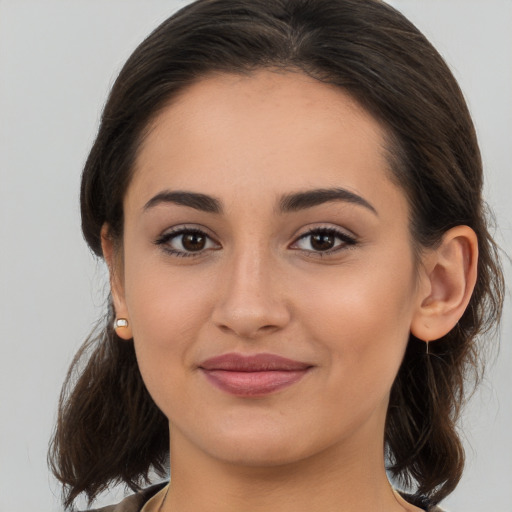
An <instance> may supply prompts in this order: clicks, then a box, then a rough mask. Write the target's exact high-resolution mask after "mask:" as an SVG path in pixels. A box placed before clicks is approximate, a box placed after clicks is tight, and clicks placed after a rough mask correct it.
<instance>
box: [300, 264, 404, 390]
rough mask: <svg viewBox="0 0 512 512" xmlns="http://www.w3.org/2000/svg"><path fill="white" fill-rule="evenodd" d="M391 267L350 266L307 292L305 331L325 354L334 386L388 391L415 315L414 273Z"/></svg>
mask: <svg viewBox="0 0 512 512" xmlns="http://www.w3.org/2000/svg"><path fill="white" fill-rule="evenodd" d="M395 263H396V266H395V267H393V266H389V265H386V264H382V265H364V268H363V267H361V268H360V269H358V268H357V265H353V266H351V267H347V268H345V269H343V270H341V269H340V270H339V271H338V272H336V271H335V272H332V273H331V274H330V275H329V276H325V279H316V280H311V282H309V283H307V287H306V288H305V289H307V290H308V295H309V298H310V300H308V302H307V304H305V306H304V310H305V311H307V313H306V314H304V315H303V318H304V319H305V322H307V325H308V330H309V331H310V333H311V336H312V337H313V339H314V340H315V342H316V343H317V344H318V345H319V347H320V350H324V351H325V353H326V354H329V358H330V359H331V377H332V379H333V382H334V381H340V380H343V381H344V382H345V383H346V385H347V386H348V387H349V388H350V387H351V386H352V384H353V385H354V390H353V391H354V392H358V391H357V389H356V388H357V386H363V387H366V388H367V389H368V388H371V387H372V385H373V384H372V383H377V385H378V386H381V387H382V388H389V387H390V386H391V384H392V382H393V380H394V378H395V376H396V373H397V371H398V368H399V366H400V363H401V361H402V358H403V354H404V351H405V347H406V344H407V341H408V338H409V330H410V325H411V320H412V312H413V303H414V280H413V268H412V265H411V262H410V261H409V260H405V259H404V261H402V262H395ZM394 268H395V269H396V270H393V269H394ZM390 269H391V270H390ZM311 298H312V299H313V300H311ZM376 391H379V390H378V389H376ZM358 393H359V392H358Z"/></svg>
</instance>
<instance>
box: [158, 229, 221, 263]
mask: <svg viewBox="0 0 512 512" xmlns="http://www.w3.org/2000/svg"><path fill="white" fill-rule="evenodd" d="M155 244H156V245H160V246H163V249H164V250H165V251H166V252H168V253H170V254H173V255H175V256H198V255H199V254H201V253H203V252H204V251H207V250H210V249H218V248H219V244H218V243H217V242H214V241H213V240H212V239H211V238H210V237H209V236H208V235H207V234H206V233H205V232H204V231H201V230H200V229H197V228H178V229H176V230H172V231H167V232H166V233H164V234H163V235H162V236H160V237H159V238H158V239H157V240H156V241H155Z"/></svg>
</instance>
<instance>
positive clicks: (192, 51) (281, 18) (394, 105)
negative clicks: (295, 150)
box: [50, 0, 504, 507]
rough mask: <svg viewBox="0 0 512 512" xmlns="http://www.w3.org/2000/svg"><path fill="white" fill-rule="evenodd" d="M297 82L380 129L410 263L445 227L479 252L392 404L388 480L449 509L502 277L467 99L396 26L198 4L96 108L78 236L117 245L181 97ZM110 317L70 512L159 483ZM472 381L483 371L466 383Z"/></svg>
mask: <svg viewBox="0 0 512 512" xmlns="http://www.w3.org/2000/svg"><path fill="white" fill-rule="evenodd" d="M261 68H280V69H290V70H298V71H301V72H303V73H306V74H308V75H310V76H312V77H314V78H316V79H318V80H321V81H324V82H328V83H330V84H334V85H336V86H338V87H340V88H341V89H343V90H344V91H346V92H348V93H350V94H351V95H352V96H353V97H354V98H355V99H356V100H357V101H359V102H360V103H361V104H362V105H363V106H364V107H365V108H366V109H367V110H368V111H369V112H370V113H371V114H372V115H374V116H375V117H376V118H378V119H379V120H380V121H381V122H383V123H384V125H385V126H386V127H387V130H388V135H389V140H390V141H391V143H390V148H389V149H390V152H391V154H392V157H391V158H390V160H391V164H392V166H391V167H392V172H393V178H394V179H395V180H396V182H397V183H398V184H399V185H400V186H401V187H402V189H403V190H404V192H405V194H406V195H407V197H408V200H409V204H410V209H411V220H410V225H411V233H412V234H413V238H414V240H415V243H416V245H417V247H418V248H419V249H421V247H431V246H434V245H435V244H436V243H438V242H439V240H440V238H441V237H442V235H443V233H444V232H446V230H448V229H450V228H451V227H453V226H456V225H462V224H465V225H468V226H470V227H471V228H472V229H473V230H474V231H475V232H476V234H477V236H478V241H479V242H478V243H479V262H478V281H477V283H476V287H475V290H474V293H473V296H472V298H471V301H470V304H469V306H468V308H467V310H466V311H465V313H464V315H463V317H462V318H461V320H460V321H459V323H458V324H457V325H456V327H455V328H454V329H453V330H452V331H451V332H449V333H448V334H447V335H446V336H444V337H443V338H442V339H441V340H439V341H437V342H435V343H432V344H431V348H430V355H428V356H427V355H425V353H424V351H425V349H424V344H423V343H420V342H419V341H418V340H416V339H415V338H414V337H413V336H411V339H410V341H409V344H408V348H407V351H406V354H405V358H404V361H403V364H402V366H401V368H400V370H399V373H398V375H397V377H396V380H395V382H394V384H393V388H392V391H391V398H390V404H389V410H388V417H387V423H386V428H385V441H386V450H387V456H388V462H389V469H390V471H391V473H392V475H394V477H395V478H397V479H398V480H399V481H400V482H401V483H402V485H405V486H406V487H408V489H409V490H410V491H412V492H413V493H415V494H416V496H420V495H423V496H426V497H428V498H430V501H431V503H437V502H438V501H439V500H441V499H442V498H444V497H445V496H446V495H447V494H449V493H450V492H451V491H452V490H453V489H454V488H455V486H456V484H457V482H458V481H459V479H460V477H461V473H462V468H463V462H464V453H463V449H462V445H461V442H460V440H459V437H458V435H457V432H456V430H455V422H456V420H457V417H458V415H459V411H460V407H461V405H462V404H463V402H464V396H465V393H464V391H465V384H466V383H467V381H468V378H469V376H472V375H473V374H474V373H475V372H473V371H472V370H478V369H479V368H480V362H479V356H478V354H479V352H478V350H477V345H476V337H477V335H481V334H483V333H487V332H489V331H490V329H491V328H492V327H493V326H494V325H495V324H496V323H497V321H498V320H499V317H500V313H501V306H502V299H503V288H504V283H503V277H502V272H501V268H500V264H499V259H498V254H497V248H496V245H495V243H494V241H493V240H492V238H491V236H490V235H489V232H488V227H487V221H486V212H485V204H484V202H483V200H482V196H481V192H482V163H481V158H480V154H479V149H478V144H477V140H476V135H475V130H474V127H473V124H472V121H471V117H470V115H469V112H468V109H467V106H466V104H465V101H464V98H463V96H462V93H461V91H460V89H459V87H458V85H457V83H456V81H455V79H454V77H453V76H452V74H451V72H450V71H449V69H448V67H447V66H446V64H445V62H444V61H443V59H442V58H441V57H440V55H439V54H438V53H437V52H436V50H435V49H434V48H433V47H432V45H431V44H430V43H429V42H428V41H427V40H426V38H425V37H424V36H423V35H422V34H421V33H420V32H419V31H418V30H417V29H416V28H415V27H414V25H412V24H411V23H410V22H409V21H408V20H407V19H406V18H404V16H402V15H401V14H400V13H399V12H397V11H396V10H394V9H393V8H391V7H389V6H388V5H387V4H385V3H383V2H380V1H377V0H198V1H197V2H194V3H192V4H190V5H188V6H187V7H185V8H183V9H182V10H180V11H179V12H177V13H176V14H174V15H173V16H172V17H171V18H169V19H168V20H166V21H165V22H164V23H162V24H161V25H160V26H159V27H158V28H157V29H156V30H155V31H154V32H153V33H152V34H151V35H150V36H149V37H148V38H147V39H146V40H145V41H144V42H143V43H142V44H141V45H140V46H139V47H138V48H137V49H136V50H135V52H134V53H133V54H132V56H131V57H130V58H129V59H128V61H127V62H126V64H125V66H124V68H123V69H122V71H121V73H120V75H119V77H118V78H117V80H116V82H115V84H114V86H113V88H112V91H111V93H110V96H109V99H108V101H107V104H106V106H105V109H104V112H103V116H102V119H101V125H100V128H99V132H98V135H97V137H96V140H95V142H94V145H93V147H92V149H91V152H90V154H89V157H88V159H87V162H86V164H85V168H84V171H83V177H82V188H81V212H82V229H83V233H84V236H85V239H86V240H87V243H88V244H89V246H90V247H91V249H92V250H93V251H94V252H95V253H96V254H97V255H98V256H100V257H101V256H102V252H101V238H100V230H101V227H102V226H103V224H104V223H108V225H109V226H110V229H111V232H110V234H111V236H112V237H113V238H114V240H118V241H119V240H120V239H122V231H123V210H122V200H123V196H124V193H125V191H126V189H127V187H128V184H129V182H130V178H131V173H132V170H133V164H134V159H135V157H136V154H137V148H138V145H139V143H140V142H141V140H142V138H143V136H144V133H145V129H146V128H147V126H148V124H149V123H150V121H151V120H152V119H153V118H154V117H155V116H156V115H157V113H158V112H159V111H160V110H161V109H162V108H163V107H164V106H165V105H166V104H167V103H168V102H169V101H170V99H172V98H173V97H174V96H175V95H176V94H177V93H178V92H180V91H182V90H184V88H186V87H187V86H188V85H190V84H191V83H193V82H194V81H197V80H199V79H200V78H201V77H204V76H205V75H206V74H207V73H211V72H227V73H251V71H253V70H256V69H261ZM112 320H113V309H112V305H111V302H110V301H109V307H108V313H107V315H106V319H105V320H104V324H103V323H102V324H101V326H100V328H99V332H96V333H95V334H93V335H91V337H90V338H89V339H88V341H87V342H86V343H85V345H84V346H83V347H82V349H81V350H80V352H79V353H78V354H77V356H76V357H75V359H74V361H73V364H72V366H71V369H70V372H69V374H68V377H67V380H66V384H65V387H64V389H63V392H62V396H61V401H60V409H59V416H58V424H57V428H56V432H55V436H54V438H53V441H52V445H51V449H50V463H51V466H52V469H53V471H54V473H55V475H56V476H57V478H58V479H59V480H60V481H61V482H62V483H63V484H64V486H65V504H66V506H67V507H70V506H71V505H72V503H73V501H74V499H75V498H76V497H77V496H78V495H79V494H80V493H82V492H85V493H86V494H87V496H88V497H89V499H90V500H92V499H93V498H94V497H95V496H96V495H97V494H98V493H99V492H100V491H102V490H104V489H105V488H106V487H107V486H108V485H109V484H111V483H118V482H125V483H126V484H128V485H129V486H130V487H132V488H134V489H136V488H138V486H139V485H141V484H142V483H143V481H147V479H148V471H150V470H151V469H156V471H157V472H158V473H160V474H163V473H164V472H165V462H166V460H167V456H168V447H169V444H168V424H167V419H166V418H165V417H164V415H163V414H162V413H161V412H160V411H159V409H158V408H157V407H156V405H155V404H154V403H153V401H152V399H151V397H150V396H149V394H148V393H147V391H146V388H145V386H144V383H143V381H142V379H141V376H140V373H139V370H138V367H137V361H136V358H135V354H134V349H133V344H132V343H131V342H122V341H121V340H119V338H117V336H116V334H115V332H114V330H113V328H112ZM477 374H478V371H477Z"/></svg>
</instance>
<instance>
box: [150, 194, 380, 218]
mask: <svg viewBox="0 0 512 512" xmlns="http://www.w3.org/2000/svg"><path fill="white" fill-rule="evenodd" d="M333 201H343V202H347V203H352V204H356V205H359V206H363V207H364V208H366V209H368V210H370V211H371V212H372V213H374V214H375V215H378V213H377V210H376V209H375V208H374V207H373V206H372V205H371V204H370V203H369V202H368V201H367V200H366V199H364V198H363V197H361V196H359V195H357V194H355V193H354V192H350V191H349V190H346V189H344V188H320V189H313V190H307V191H305V192H295V193H292V194H286V195H285V196H283V197H282V198H281V199H280V201H279V211H280V212H281V213H289V212H296V211H300V210H306V209H308V208H312V207H314V206H318V205H321V204H324V203H329V202H333ZM162 203H173V204H177V205H181V206H188V207H189V208H194V209H195V210H200V211H203V212H208V213H217V214H219V213H222V211H223V209H222V204H221V201H220V200H219V199H216V198H214V197H212V196H208V195H206V194H200V193H197V192H187V191H169V190H165V191H163V192H160V193H159V194H157V195H156V196H154V197H152V198H151V199H150V200H149V201H148V202H147V203H146V204H145V205H144V208H143V209H144V211H146V210H149V209H150V208H153V207H155V206H157V205H159V204H162Z"/></svg>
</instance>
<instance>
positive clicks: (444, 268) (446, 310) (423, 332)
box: [411, 226, 478, 342]
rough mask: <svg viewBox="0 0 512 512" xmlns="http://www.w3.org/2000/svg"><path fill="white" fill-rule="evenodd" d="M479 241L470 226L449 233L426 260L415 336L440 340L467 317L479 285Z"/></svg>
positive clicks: (415, 316) (413, 330) (430, 252)
mask: <svg viewBox="0 0 512 512" xmlns="http://www.w3.org/2000/svg"><path fill="white" fill-rule="evenodd" d="M477 262H478V240H477V237H476V234H475V232H474V231H473V230H472V229H471V228H470V227H468V226H456V227H454V228H452V229H450V230H448V231H447V232H446V233H445V234H444V236H443V239H442V241H441V244H440V245H439V246H438V247H436V248H435V249H432V250H430V251H429V252H428V253H427V254H426V255H425V257H424V259H423V267H422V269H421V272H422V275H421V279H420V286H419V290H420V296H419V298H418V306H417V309H416V311H415V314H414V316H413V320H412V323H411V333H412V334H413V335H414V336H415V337H416V338H419V339H420V340H424V341H427V342H428V341H432V340H437V339H439V338H441V337H442V336H444V335H445V334H447V333H448V332H450V331H451V330H452V329H453V327H455V325H456V324H457V322H458V321H459V320H460V318H461V316H462V315H463V313H464V311H465V309H466V307H467V305H468V303H469V300H470V299H471V295H472V293H473V289H474V287H475V283H476V277H477Z"/></svg>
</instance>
